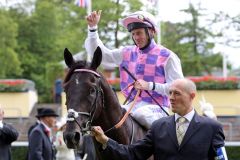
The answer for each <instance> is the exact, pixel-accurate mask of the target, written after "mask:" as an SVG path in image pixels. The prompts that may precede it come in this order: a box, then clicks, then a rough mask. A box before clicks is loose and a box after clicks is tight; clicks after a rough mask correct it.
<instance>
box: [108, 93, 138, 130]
mask: <svg viewBox="0 0 240 160" xmlns="http://www.w3.org/2000/svg"><path fill="white" fill-rule="evenodd" d="M140 93H141V90H138V91H137V94H136V95H135V97H134V100H133V103H132V104H131V106H130V107H129V109H128V111H127V112H126V113H125V114H124V116H123V117H122V119H121V120H120V121H119V122H118V123H117V124H116V125H114V126H113V127H112V128H110V129H108V130H106V131H105V132H104V133H107V132H109V131H110V130H112V129H118V128H120V127H121V126H122V124H123V123H124V122H125V121H126V119H127V117H128V115H129V114H130V112H131V111H132V109H133V107H134V105H135V103H136V101H137V99H138V97H139V94H140Z"/></svg>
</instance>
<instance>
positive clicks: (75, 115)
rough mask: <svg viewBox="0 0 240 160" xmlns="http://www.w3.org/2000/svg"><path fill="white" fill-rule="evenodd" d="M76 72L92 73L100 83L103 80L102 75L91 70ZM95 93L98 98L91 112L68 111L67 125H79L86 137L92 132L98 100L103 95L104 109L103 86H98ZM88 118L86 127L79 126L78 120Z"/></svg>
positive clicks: (76, 70)
mask: <svg viewBox="0 0 240 160" xmlns="http://www.w3.org/2000/svg"><path fill="white" fill-rule="evenodd" d="M74 72H88V73H92V74H93V75H94V76H96V77H97V78H99V81H100V78H101V75H100V74H98V73H97V72H95V71H93V70H90V69H75V70H74ZM94 89H95V91H96V92H95V93H96V96H95V99H94V102H93V103H92V105H91V111H90V112H77V111H75V110H74V109H73V108H69V109H68V111H67V112H68V114H67V123H68V122H75V123H77V125H78V126H79V128H80V131H81V133H82V134H83V135H84V134H88V132H89V131H91V127H92V121H93V120H94V118H95V113H96V109H97V99H98V97H100V96H99V94H100V95H102V96H101V97H102V106H103V108H104V93H103V90H102V88H101V86H100V85H99V86H96V87H95V88H94ZM81 115H82V116H87V117H88V120H87V122H86V124H85V126H82V125H80V124H79V122H78V121H77V118H79V117H80V116H81Z"/></svg>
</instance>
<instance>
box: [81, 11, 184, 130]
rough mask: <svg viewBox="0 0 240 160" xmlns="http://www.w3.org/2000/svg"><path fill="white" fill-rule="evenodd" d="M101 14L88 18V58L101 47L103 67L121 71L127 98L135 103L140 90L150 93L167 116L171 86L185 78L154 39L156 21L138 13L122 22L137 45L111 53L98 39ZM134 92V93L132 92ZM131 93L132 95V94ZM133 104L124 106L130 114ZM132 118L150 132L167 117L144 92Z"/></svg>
mask: <svg viewBox="0 0 240 160" xmlns="http://www.w3.org/2000/svg"><path fill="white" fill-rule="evenodd" d="M100 17H101V11H93V12H92V13H91V14H90V15H88V16H87V18H86V20H87V23H88V37H87V39H86V40H85V48H86V50H87V53H88V54H89V55H93V53H94V51H95V50H96V48H97V47H98V46H99V47H100V48H101V50H102V53H103V57H102V63H101V64H102V65H103V67H105V68H109V67H117V66H119V69H120V81H121V82H120V85H121V90H122V92H123V94H124V96H125V97H129V96H130V98H129V102H132V101H133V99H134V97H135V95H136V93H137V90H147V91H148V92H149V93H150V95H151V96H152V97H154V99H155V100H157V102H158V103H159V104H160V105H161V106H162V107H163V109H164V110H165V111H166V112H167V111H168V108H169V106H170V103H169V99H168V97H167V94H168V90H169V85H170V84H171V82H172V81H173V80H175V79H178V78H183V73H182V67H181V62H180V59H179V58H178V56H177V55H176V54H175V53H173V52H172V51H171V50H169V49H167V48H165V47H163V46H162V45H157V44H156V42H155V40H154V36H155V35H156V33H157V31H158V28H157V25H156V22H157V21H156V19H155V18H154V16H153V15H152V14H150V13H148V12H143V11H137V12H134V13H132V14H129V15H128V16H126V17H125V18H124V19H123V20H122V24H123V26H124V27H125V28H126V29H127V30H128V31H129V32H130V33H131V37H132V40H133V42H134V45H128V46H123V47H119V48H118V49H112V50H111V49H108V48H107V47H105V46H104V44H103V43H102V41H101V40H100V38H99V35H98V31H97V28H98V23H99V21H100ZM124 67H125V68H126V69H128V70H129V72H130V73H132V74H133V76H135V78H136V79H137V81H136V82H135V83H134V79H133V78H132V77H131V76H130V75H128V74H127V72H126V71H125V70H124V69H123V68H124ZM131 91H133V92H131ZM131 93H132V94H131ZM131 105H132V104H131V103H129V104H128V105H124V106H123V107H124V108H125V109H126V110H128V109H129V107H130V106H131ZM132 116H133V117H134V118H135V119H136V120H137V121H138V122H139V123H140V124H142V125H143V126H145V127H146V128H149V127H150V126H151V124H152V122H153V121H154V120H156V119H159V118H161V117H164V116H166V113H165V112H163V110H162V109H161V108H160V106H159V105H157V103H156V102H155V101H154V100H153V99H152V98H151V97H150V96H149V95H148V94H147V93H146V92H144V91H143V92H141V96H139V97H138V99H137V103H136V104H135V106H134V108H133V109H132Z"/></svg>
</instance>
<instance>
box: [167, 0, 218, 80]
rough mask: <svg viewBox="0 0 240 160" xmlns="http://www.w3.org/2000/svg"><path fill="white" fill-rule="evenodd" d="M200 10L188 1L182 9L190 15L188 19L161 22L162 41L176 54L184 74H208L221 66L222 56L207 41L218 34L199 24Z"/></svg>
mask: <svg viewBox="0 0 240 160" xmlns="http://www.w3.org/2000/svg"><path fill="white" fill-rule="evenodd" d="M202 10H203V9H201V8H200V7H199V8H195V7H194V6H193V5H192V4H191V3H190V4H189V8H187V9H185V10H183V12H185V13H186V14H187V15H190V17H191V19H190V20H188V21H185V22H182V23H176V24H173V23H170V22H166V23H165V24H163V30H164V31H163V43H164V44H166V46H167V47H168V48H170V49H172V50H173V51H174V52H176V53H177V54H178V56H179V57H180V59H181V62H182V68H183V73H184V75H185V76H187V75H188V76H189V75H192V76H194V75H195V76H196V75H204V74H208V75H209V74H211V73H212V72H213V70H214V69H215V68H221V64H222V57H221V55H220V54H218V53H214V52H213V48H214V46H215V44H214V43H213V42H210V41H209V38H211V37H216V36H218V35H215V34H213V33H212V32H211V31H210V30H208V29H206V28H205V27H204V26H203V27H202V26H200V24H199V18H200V17H201V16H203V15H202V14H201V11H202Z"/></svg>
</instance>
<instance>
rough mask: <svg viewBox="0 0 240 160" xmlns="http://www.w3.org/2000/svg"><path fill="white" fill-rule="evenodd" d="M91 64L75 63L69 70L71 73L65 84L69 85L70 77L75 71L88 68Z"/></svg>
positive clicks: (84, 62) (67, 76)
mask: <svg viewBox="0 0 240 160" xmlns="http://www.w3.org/2000/svg"><path fill="white" fill-rule="evenodd" d="M89 66H90V64H89V63H88V62H87V61H77V62H75V63H74V64H73V65H72V66H71V68H69V71H68V73H67V75H66V77H65V79H64V84H65V83H67V82H68V81H69V80H70V77H71V76H72V74H73V72H74V70H75V69H81V68H88V67H89Z"/></svg>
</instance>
